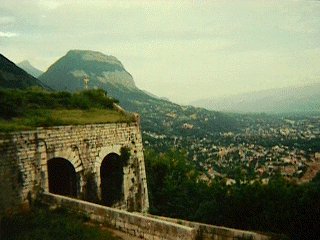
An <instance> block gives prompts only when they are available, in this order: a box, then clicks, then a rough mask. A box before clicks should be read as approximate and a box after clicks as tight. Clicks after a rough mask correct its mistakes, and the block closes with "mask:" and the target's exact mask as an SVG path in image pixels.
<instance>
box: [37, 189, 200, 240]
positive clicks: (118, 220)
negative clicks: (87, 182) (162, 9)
mask: <svg viewBox="0 0 320 240" xmlns="http://www.w3.org/2000/svg"><path fill="white" fill-rule="evenodd" d="M41 200H42V202H43V203H46V204H49V205H50V206H51V207H53V206H56V207H63V208H66V209H68V210H71V211H75V212H80V213H84V214H86V215H88V216H89V217H90V219H92V220H95V221H97V222H101V223H103V224H105V225H107V226H109V227H111V228H114V229H117V230H120V231H122V232H125V233H127V234H129V235H132V236H136V237H138V238H141V239H146V240H165V239H166V240H179V239H181V240H193V239H196V230H195V229H194V228H191V227H187V226H182V225H179V224H175V223H171V222H167V221H162V220H159V219H155V218H152V217H147V216H143V215H142V214H138V213H130V212H126V211H122V210H118V209H114V208H109V207H105V206H101V205H97V204H93V203H89V202H85V201H81V200H77V199H72V198H68V197H64V196H59V195H54V194H51V193H44V194H43V195H42V198H41Z"/></svg>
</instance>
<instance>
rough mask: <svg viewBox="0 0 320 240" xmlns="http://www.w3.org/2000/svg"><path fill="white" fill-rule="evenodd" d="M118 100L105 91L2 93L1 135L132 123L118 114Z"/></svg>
mask: <svg viewBox="0 0 320 240" xmlns="http://www.w3.org/2000/svg"><path fill="white" fill-rule="evenodd" d="M114 103H118V101H117V100H115V99H113V98H110V97H108V96H107V94H106V93H105V92H104V91H103V90H100V89H99V90H85V91H82V92H77V93H73V94H72V93H68V92H47V91H44V90H42V89H38V88H37V89H29V90H5V89H0V131H2V132H9V131H19V130H30V129H34V128H36V127H50V126H61V125H81V124H96V123H118V122H132V121H133V120H134V118H133V116H132V115H131V114H128V113H124V112H119V111H116V110H115V109H114V107H113V104H114Z"/></svg>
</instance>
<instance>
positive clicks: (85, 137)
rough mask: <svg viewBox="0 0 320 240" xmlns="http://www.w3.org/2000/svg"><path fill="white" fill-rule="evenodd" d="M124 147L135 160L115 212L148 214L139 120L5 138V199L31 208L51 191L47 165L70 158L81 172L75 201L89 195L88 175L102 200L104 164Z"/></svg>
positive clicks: (0, 140) (1, 144) (0, 167)
mask: <svg viewBox="0 0 320 240" xmlns="http://www.w3.org/2000/svg"><path fill="white" fill-rule="evenodd" d="M123 147H125V148H126V149H129V152H130V158H129V160H128V161H127V162H126V164H125V165H124V166H123V186H122V192H123V197H122V198H121V200H120V202H118V203H117V204H116V206H115V207H117V208H119V209H123V210H128V211H139V212H145V211H147V210H148V207H149V202H148V190H147V182H146V172H145V165H144V156H143V146H142V138H141V132H140V126H139V123H138V121H137V122H132V123H113V124H89V125H79V126H57V127H47V128H43V127H40V128H37V129H36V130H32V131H21V132H12V133H1V134H0V178H2V179H0V180H3V181H4V182H5V181H6V180H7V183H8V184H6V185H4V184H2V185H4V186H5V187H6V188H5V189H4V188H2V190H1V191H2V194H6V196H7V199H8V201H9V205H10V204H11V205H12V204H14V203H19V204H20V203H26V202H28V201H30V200H31V199H33V198H34V197H35V195H36V194H37V193H39V192H42V191H45V192H49V186H48V185H49V183H48V169H47V162H48V161H49V160H50V159H65V160H67V161H69V162H70V163H71V164H72V166H73V167H74V170H75V172H76V178H77V196H76V197H77V198H82V197H83V196H84V192H85V188H86V184H87V182H86V179H87V178H86V176H87V174H88V173H91V174H93V176H94V181H95V184H96V186H97V194H98V197H99V196H101V195H100V192H99V190H100V185H101V182H100V166H101V163H102V161H103V160H104V158H105V157H106V156H107V155H108V154H110V153H113V154H117V155H119V156H120V151H121V148H123ZM4 182H3V183H4ZM0 200H1V199H0ZM0 205H1V203H0ZM7 205H8V204H7ZM5 206H6V205H5Z"/></svg>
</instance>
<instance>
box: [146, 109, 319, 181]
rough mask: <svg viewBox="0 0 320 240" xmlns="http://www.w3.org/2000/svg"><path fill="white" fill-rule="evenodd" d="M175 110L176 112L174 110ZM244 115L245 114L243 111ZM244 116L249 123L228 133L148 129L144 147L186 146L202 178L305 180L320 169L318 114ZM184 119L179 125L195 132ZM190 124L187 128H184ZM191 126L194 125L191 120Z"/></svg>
mask: <svg viewBox="0 0 320 240" xmlns="http://www.w3.org/2000/svg"><path fill="white" fill-rule="evenodd" d="M171 115H174V114H171ZM239 116H241V115H239ZM248 118H250V117H249V116H247V115H246V116H245V115H243V116H242V119H240V121H246V122H247V123H248V124H247V126H244V127H243V128H240V129H238V130H234V131H227V132H218V133H214V132H211V133H210V132H208V133H207V134H204V135H202V136H196V135H190V136H186V137H182V136H179V135H178V134H176V135H169V134H168V135H165V134H157V133H154V132H150V131H145V132H144V135H145V146H149V147H152V148H156V149H170V148H171V147H172V146H174V147H175V148H177V149H185V150H187V152H188V156H189V158H190V159H192V160H193V161H195V162H196V163H197V165H198V167H199V169H200V170H201V171H203V172H204V173H205V174H204V175H203V179H205V180H206V181H210V180H211V179H213V178H216V177H219V178H225V179H226V181H228V183H233V182H235V180H234V179H237V178H238V179H242V180H257V179H260V180H262V181H264V182H267V181H268V178H269V177H270V176H272V175H274V174H276V173H281V175H283V176H285V177H287V178H289V179H292V180H296V181H298V182H304V181H308V180H311V179H312V178H313V177H314V176H315V174H316V172H317V171H318V170H319V169H320V149H319V142H320V131H319V129H320V117H319V116H309V117H305V118H300V117H297V116H296V117H294V116H291V117H290V116H288V117H281V116H274V117H272V118H270V117H266V116H263V115H261V116H260V117H254V116H253V117H252V119H251V121H249V122H248V121H247V120H248ZM190 125H191V124H188V123H184V124H182V125H181V127H180V128H181V130H182V131H184V132H188V131H191V129H192V128H191V127H189V126H190ZM186 126H188V127H186ZM192 126H193V125H192Z"/></svg>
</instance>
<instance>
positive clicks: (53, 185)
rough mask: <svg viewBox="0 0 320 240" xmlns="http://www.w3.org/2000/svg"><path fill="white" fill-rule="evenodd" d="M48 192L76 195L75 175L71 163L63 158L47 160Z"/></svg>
mask: <svg viewBox="0 0 320 240" xmlns="http://www.w3.org/2000/svg"><path fill="white" fill-rule="evenodd" d="M47 169H48V186H49V187H48V189H49V192H51V193H54V194H59V195H64V196H71V197H76V196H77V175H76V170H75V168H74V166H73V165H72V163H71V162H70V161H68V160H66V159H64V158H52V159H50V160H48V161H47Z"/></svg>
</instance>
